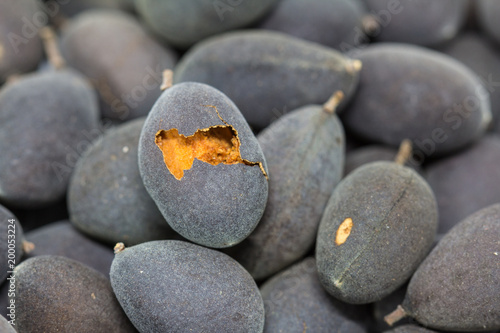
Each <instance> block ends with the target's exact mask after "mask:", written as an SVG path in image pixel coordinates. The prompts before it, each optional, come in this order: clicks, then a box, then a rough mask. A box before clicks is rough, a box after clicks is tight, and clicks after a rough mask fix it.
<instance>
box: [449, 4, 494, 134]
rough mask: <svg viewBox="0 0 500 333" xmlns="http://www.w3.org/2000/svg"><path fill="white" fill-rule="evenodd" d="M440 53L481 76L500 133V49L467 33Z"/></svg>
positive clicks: (476, 35)
mask: <svg viewBox="0 0 500 333" xmlns="http://www.w3.org/2000/svg"><path fill="white" fill-rule="evenodd" d="M499 8H500V7H499ZM440 51H441V52H443V53H446V54H447V55H449V56H451V57H453V58H455V59H457V60H458V61H461V62H463V63H464V64H465V65H466V66H467V67H469V68H471V69H472V70H473V71H474V72H475V73H476V74H477V75H478V76H479V78H480V79H481V81H482V82H483V84H484V85H485V88H486V90H487V91H488V92H489V93H490V100H491V112H492V114H493V125H494V127H495V129H496V130H497V131H500V87H499V86H498V82H500V49H499V48H498V47H497V46H496V45H494V44H493V43H492V42H491V40H490V39H488V38H486V37H485V36H483V35H481V34H479V33H475V32H467V33H464V34H462V35H461V36H458V37H457V38H456V39H455V40H453V41H452V42H451V43H449V44H448V45H446V46H445V47H443V48H441V49H440ZM499 133H500V132H499Z"/></svg>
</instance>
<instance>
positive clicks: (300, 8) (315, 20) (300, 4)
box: [258, 0, 368, 51]
mask: <svg viewBox="0 0 500 333" xmlns="http://www.w3.org/2000/svg"><path fill="white" fill-rule="evenodd" d="M365 14H366V9H365V6H364V4H363V2H362V1H361V0H355V1H354V0H313V1H311V0H286V1H280V2H279V3H278V5H277V6H276V8H274V9H273V11H272V12H271V13H270V14H269V15H267V16H266V18H265V19H264V20H263V21H262V22H261V23H260V24H259V25H258V27H259V28H262V29H269V30H275V31H281V32H284V33H286V34H289V35H292V36H295V37H298V38H302V39H306V40H309V41H311V42H315V43H318V44H322V45H325V46H329V47H332V48H335V49H337V50H340V51H346V50H347V49H349V48H352V47H356V46H359V45H360V44H363V43H366V42H368V38H367V37H365V36H364V33H363V27H362V24H361V20H362V18H363V15H365Z"/></svg>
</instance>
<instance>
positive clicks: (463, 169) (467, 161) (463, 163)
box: [426, 134, 500, 234]
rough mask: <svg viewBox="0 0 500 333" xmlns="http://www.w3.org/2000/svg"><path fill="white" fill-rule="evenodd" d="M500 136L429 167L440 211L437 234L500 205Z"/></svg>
mask: <svg viewBox="0 0 500 333" xmlns="http://www.w3.org/2000/svg"><path fill="white" fill-rule="evenodd" d="M499 165H500V136H498V135H493V134H490V135H487V136H485V137H484V138H483V139H481V140H480V141H479V142H478V143H477V144H476V145H474V146H472V147H470V148H468V149H467V150H464V151H462V152H460V153H458V154H455V155H453V156H449V157H446V158H443V159H441V160H439V161H436V162H434V163H433V164H430V165H429V166H428V167H427V177H426V179H427V181H428V182H429V185H430V186H431V187H432V189H433V191H434V193H435V194H436V199H437V202H438V207H439V227H438V233H440V234H445V233H446V232H448V231H449V230H450V229H451V228H452V227H453V226H454V225H456V224H457V223H458V222H460V221H461V220H463V219H464V218H466V217H467V216H469V215H470V214H472V213H474V212H475V211H477V210H479V209H481V208H484V207H486V206H489V205H492V204H494V203H497V202H500V169H499V167H498V166H499Z"/></svg>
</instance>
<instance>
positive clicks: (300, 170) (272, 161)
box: [229, 105, 345, 279]
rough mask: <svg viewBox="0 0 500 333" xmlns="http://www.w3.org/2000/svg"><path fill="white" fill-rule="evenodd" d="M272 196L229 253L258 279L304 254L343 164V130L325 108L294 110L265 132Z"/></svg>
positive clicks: (263, 140)
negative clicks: (249, 228)
mask: <svg viewBox="0 0 500 333" xmlns="http://www.w3.org/2000/svg"><path fill="white" fill-rule="evenodd" d="M257 139H258V140H259V143H260V146H261V147H262V151H263V152H264V155H265V156H266V161H267V165H268V168H269V173H270V175H271V176H270V178H269V198H268V200H267V206H266V210H265V211H264V216H263V217H262V219H261V220H260V222H259V224H258V226H257V228H256V229H255V230H254V231H253V232H252V234H250V236H249V237H248V238H247V239H245V240H244V241H243V242H242V243H240V244H238V245H237V246H235V247H234V248H230V249H229V251H230V254H231V255H232V256H234V258H236V259H237V260H238V262H239V263H241V264H242V265H243V266H244V267H245V268H246V269H247V270H248V271H249V272H250V274H252V276H253V277H254V278H255V279H263V278H266V277H268V276H270V275H272V274H274V273H276V272H278V271H280V270H281V269H283V268H285V267H286V266H288V265H290V264H291V263H293V262H295V261H297V260H298V259H300V258H301V257H303V256H305V255H306V253H307V251H309V249H310V248H311V247H312V246H313V244H314V241H315V240H316V234H317V230H318V225H319V221H320V219H321V215H322V214H323V210H324V208H325V206H326V203H327V201H328V199H329V198H330V195H331V194H332V192H333V189H334V187H335V185H337V183H338V182H339V181H340V178H341V177H342V169H343V167H344V142H345V140H344V130H343V128H342V125H341V124H340V122H339V120H338V118H337V116H335V115H333V114H329V113H327V112H325V111H324V110H323V109H322V107H321V106H318V105H315V106H306V107H303V108H301V109H298V110H296V111H293V112H291V113H289V114H287V115H285V116H283V117H282V118H280V119H279V120H277V121H276V122H274V123H273V124H271V125H270V126H269V127H268V128H267V129H265V130H264V131H263V132H261V133H260V134H259V135H258V137H257Z"/></svg>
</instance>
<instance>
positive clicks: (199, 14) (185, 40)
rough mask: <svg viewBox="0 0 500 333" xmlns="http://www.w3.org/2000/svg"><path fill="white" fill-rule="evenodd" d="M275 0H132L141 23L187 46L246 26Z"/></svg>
mask: <svg viewBox="0 0 500 333" xmlns="http://www.w3.org/2000/svg"><path fill="white" fill-rule="evenodd" d="M278 2H279V1H278V0H252V1H245V0H232V1H218V0H216V1H212V0H201V1H163V0H136V1H135V4H136V8H137V11H138V13H139V14H140V15H141V16H142V18H143V19H144V21H145V23H146V24H147V25H148V26H149V27H150V28H151V29H152V30H153V31H154V32H156V33H157V34H158V35H160V36H162V37H163V38H164V39H165V40H166V41H167V42H168V43H169V44H171V45H174V46H176V47H178V48H181V49H187V48H188V47H190V46H191V45H193V44H194V43H196V42H198V41H200V40H202V39H205V38H207V37H209V36H212V35H216V34H220V33H223V32H225V31H230V30H235V29H239V28H243V27H245V26H248V25H249V24H250V23H252V22H254V21H255V20H256V19H258V18H260V17H262V16H263V15H265V14H266V13H268V12H269V11H270V10H271V9H272V8H273V6H274V5H275V4H277V3H278Z"/></svg>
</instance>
